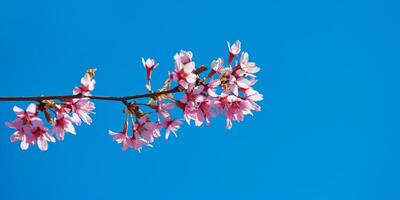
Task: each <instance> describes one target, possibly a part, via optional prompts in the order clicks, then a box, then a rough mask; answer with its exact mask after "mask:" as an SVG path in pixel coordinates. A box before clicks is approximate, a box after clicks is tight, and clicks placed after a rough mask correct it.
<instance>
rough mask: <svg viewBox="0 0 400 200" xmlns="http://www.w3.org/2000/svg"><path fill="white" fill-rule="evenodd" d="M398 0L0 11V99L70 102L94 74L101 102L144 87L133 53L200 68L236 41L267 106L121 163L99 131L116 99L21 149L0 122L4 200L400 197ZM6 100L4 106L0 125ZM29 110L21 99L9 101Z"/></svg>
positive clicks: (8, 108) (108, 125) (25, 4)
mask: <svg viewBox="0 0 400 200" xmlns="http://www.w3.org/2000/svg"><path fill="white" fill-rule="evenodd" d="M399 9H400V6H399V4H398V3H397V2H396V1H361V0H360V1H347V0H346V1H345V0H343V1H330V0H328V1H252V0H247V1H218V2H215V1H201V2H200V1H199V2H194V1H146V2H141V3H139V2H133V1H125V2H116V1H108V2H104V1H86V2H83V1H65V2H57V3H56V2H54V1H2V2H1V3H0V84H1V87H0V88H1V89H0V95H1V96H10V95H38V94H44V95H46V94H47V95H50V94H65V93H70V92H71V89H72V87H73V86H75V85H76V84H78V81H79V79H80V77H81V76H82V73H83V72H84V70H85V69H86V68H88V67H96V68H98V73H97V77H96V80H97V82H98V84H97V88H96V90H95V92H94V93H95V94H98V95H126V94H135V93H139V92H145V88H144V83H145V78H144V73H145V72H144V69H143V68H142V66H141V63H140V57H141V56H144V57H154V58H156V59H157V61H159V62H160V66H159V68H158V69H157V70H156V72H155V74H154V78H155V79H157V80H155V81H154V83H155V84H159V85H160V84H161V82H162V81H163V80H164V79H165V77H166V73H167V71H168V70H172V67H173V58H172V56H173V54H174V53H175V52H177V51H179V50H180V49H187V50H192V51H193V52H194V59H195V61H196V62H197V63H199V64H200V63H204V64H209V63H210V61H211V60H212V59H214V58H216V57H218V56H225V55H226V51H227V49H226V41H227V40H229V41H234V40H236V39H240V40H241V41H242V42H243V49H244V50H246V51H249V52H250V57H251V59H252V60H254V61H256V62H257V64H258V65H259V66H260V67H261V68H262V70H261V72H260V73H259V83H258V85H257V87H258V89H259V90H260V91H261V92H262V93H263V94H264V97H265V100H264V101H263V102H261V105H262V108H263V109H262V111H261V112H259V113H256V114H255V116H254V117H249V118H247V119H246V121H245V122H244V123H241V124H237V123H235V124H234V128H233V129H232V130H231V131H226V130H225V124H224V122H223V119H217V120H213V125H212V126H211V127H201V128H190V127H188V126H184V127H183V128H182V129H181V130H180V131H179V138H171V139H170V140H168V141H165V140H158V141H157V142H156V144H155V148H153V149H144V151H143V152H142V153H137V152H135V151H127V152H123V151H121V150H120V146H119V145H117V144H116V143H114V142H112V139H111V138H110V136H108V134H107V130H109V129H112V130H119V129H120V128H121V126H122V122H123V115H122V113H121V110H122V108H123V107H122V104H120V103H116V102H97V107H98V108H97V110H96V112H97V114H96V115H95V116H94V120H95V122H94V123H93V125H92V126H81V127H79V128H78V129H77V131H78V136H72V135H67V136H66V139H65V141H64V142H59V143H57V144H51V145H50V147H49V151H47V152H44V153H43V152H40V151H39V150H38V149H37V146H35V147H34V148H30V149H29V150H28V151H26V152H23V151H21V150H20V149H19V145H18V144H12V143H10V142H9V135H10V134H11V133H12V130H11V129H8V128H6V127H5V126H4V125H1V126H0V133H1V134H0V199H31V200H33V199H42V200H44V199H60V200H61V199H68V200H70V199H173V200H178V199H185V200H186V199H201V200H204V199H274V200H276V199H307V200H311V199H318V200H320V199H324V200H328V199H329V200H331V199H341V200H343V199H363V200H366V199H380V200H381V199H400V192H399V188H400V171H399V169H400V160H399V156H400V154H399V153H400V147H399V141H400V136H399V133H400V127H399V124H400V123H399V121H400V116H399V113H400V103H399V102H400V95H399V89H398V88H399V83H400V81H399V67H400V66H399V64H400V60H399V55H400V51H399V50H400V49H399V45H400V41H399V35H400V29H399V19H400V18H399V17H400V14H399ZM13 105H14V103H5V102H2V103H0V110H1V112H0V121H1V123H3V122H4V121H7V120H12V119H13V118H14V114H13V112H12V106H13ZM18 105H19V106H23V107H25V106H26V103H18Z"/></svg>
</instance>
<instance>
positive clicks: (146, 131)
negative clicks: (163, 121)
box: [134, 115, 160, 143]
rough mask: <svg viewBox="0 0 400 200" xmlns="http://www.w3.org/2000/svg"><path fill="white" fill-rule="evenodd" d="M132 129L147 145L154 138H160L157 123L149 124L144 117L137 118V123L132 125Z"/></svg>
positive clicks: (147, 119)
mask: <svg viewBox="0 0 400 200" xmlns="http://www.w3.org/2000/svg"><path fill="white" fill-rule="evenodd" d="M134 129H135V131H136V132H137V133H138V134H139V135H141V136H143V137H144V139H145V140H146V141H148V142H149V143H152V142H153V141H154V137H160V130H159V129H160V127H159V125H158V123H154V122H151V121H150V120H149V118H147V116H146V115H145V116H142V117H141V118H139V121H138V122H137V123H135V124H134Z"/></svg>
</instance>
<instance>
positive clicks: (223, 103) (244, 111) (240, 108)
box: [218, 95, 260, 129]
mask: <svg viewBox="0 0 400 200" xmlns="http://www.w3.org/2000/svg"><path fill="white" fill-rule="evenodd" d="M218 102H219V103H220V105H219V106H218V110H219V113H221V111H222V110H224V112H225V118H226V128H227V129H231V128H232V120H233V121H238V122H240V121H243V120H244V116H245V115H248V114H250V115H252V114H253V113H252V110H255V111H260V107H259V106H258V105H257V104H255V103H254V102H252V101H249V100H246V99H243V98H240V97H237V96H234V95H229V96H225V97H220V99H219V101H218Z"/></svg>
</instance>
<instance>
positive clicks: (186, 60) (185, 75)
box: [171, 51, 197, 89]
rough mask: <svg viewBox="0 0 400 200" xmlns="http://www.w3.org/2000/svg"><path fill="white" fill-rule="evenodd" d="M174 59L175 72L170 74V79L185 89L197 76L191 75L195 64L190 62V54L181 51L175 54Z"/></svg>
mask: <svg viewBox="0 0 400 200" xmlns="http://www.w3.org/2000/svg"><path fill="white" fill-rule="evenodd" d="M174 59H175V71H174V72H172V73H171V78H172V80H174V81H177V82H178V83H179V85H181V86H182V87H183V88H185V89H187V88H188V87H189V85H193V84H194V83H195V82H196V80H197V75H196V74H194V73H193V70H194V69H195V63H194V62H193V61H192V52H190V51H181V52H180V53H179V54H175V56H174Z"/></svg>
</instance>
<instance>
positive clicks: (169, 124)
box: [162, 118, 182, 139]
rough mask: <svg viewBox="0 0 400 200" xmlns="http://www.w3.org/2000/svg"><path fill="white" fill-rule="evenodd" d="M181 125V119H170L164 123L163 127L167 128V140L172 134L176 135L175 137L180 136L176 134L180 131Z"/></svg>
mask: <svg viewBox="0 0 400 200" xmlns="http://www.w3.org/2000/svg"><path fill="white" fill-rule="evenodd" d="M181 124H182V122H181V121H180V120H179V119H175V120H172V119H170V118H168V119H166V120H165V121H164V122H163V123H162V126H163V127H165V128H166V131H165V139H168V138H169V135H170V133H171V132H172V133H173V134H174V135H175V137H178V135H177V134H176V131H177V130H178V129H179V127H180V125H181Z"/></svg>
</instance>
